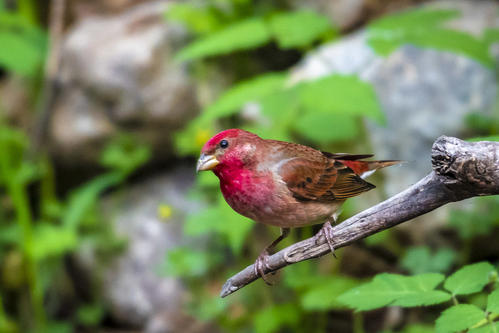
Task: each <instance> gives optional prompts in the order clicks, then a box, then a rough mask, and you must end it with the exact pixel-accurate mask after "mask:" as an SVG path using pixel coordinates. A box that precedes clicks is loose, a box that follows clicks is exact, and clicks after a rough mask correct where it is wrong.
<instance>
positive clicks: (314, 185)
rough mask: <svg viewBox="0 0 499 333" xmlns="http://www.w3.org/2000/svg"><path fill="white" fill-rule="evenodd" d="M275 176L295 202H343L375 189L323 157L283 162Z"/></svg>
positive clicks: (343, 166) (298, 158)
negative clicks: (286, 188)
mask: <svg viewBox="0 0 499 333" xmlns="http://www.w3.org/2000/svg"><path fill="white" fill-rule="evenodd" d="M278 173H279V175H280V176H281V177H282V179H283V181H284V182H285V183H286V185H287V187H288V189H289V190H290V191H291V192H292V193H293V195H294V197H295V198H297V199H299V200H315V201H324V202H328V201H334V200H345V199H347V198H350V197H353V196H356V195H358V194H360V193H362V192H365V191H369V190H370V189H372V188H374V187H375V186H374V185H372V184H370V183H368V182H366V181H365V180H363V179H362V178H360V177H359V176H358V175H356V174H355V173H354V172H353V171H352V169H350V168H348V167H347V166H346V165H344V164H343V163H341V162H339V161H335V160H332V159H328V158H326V157H325V158H324V159H314V160H310V159H305V158H302V157H297V158H293V159H291V160H289V161H287V162H285V163H284V164H283V165H282V166H281V167H280V168H279V170H278Z"/></svg>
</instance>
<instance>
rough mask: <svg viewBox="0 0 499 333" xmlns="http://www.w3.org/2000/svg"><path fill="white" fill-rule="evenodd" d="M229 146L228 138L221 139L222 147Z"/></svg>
mask: <svg viewBox="0 0 499 333" xmlns="http://www.w3.org/2000/svg"><path fill="white" fill-rule="evenodd" d="M228 146H229V142H228V141H227V140H222V141H220V148H223V149H225V148H227V147H228Z"/></svg>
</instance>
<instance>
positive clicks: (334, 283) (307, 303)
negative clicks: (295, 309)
mask: <svg viewBox="0 0 499 333" xmlns="http://www.w3.org/2000/svg"><path fill="white" fill-rule="evenodd" d="M358 284H359V283H358V282H357V281H356V280H354V279H351V278H347V277H342V276H333V277H325V278H322V281H317V282H316V283H315V284H314V285H312V286H310V289H308V290H307V291H306V292H304V293H303V295H302V296H301V300H300V301H301V304H302V307H303V309H305V310H308V311H324V310H329V309H344V308H345V305H344V304H342V303H340V302H339V301H338V300H337V299H336V298H337V296H338V295H340V294H342V293H344V292H346V291H347V290H349V289H351V288H353V287H355V286H357V285H358Z"/></svg>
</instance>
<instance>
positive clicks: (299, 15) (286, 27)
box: [269, 10, 333, 49]
mask: <svg viewBox="0 0 499 333" xmlns="http://www.w3.org/2000/svg"><path fill="white" fill-rule="evenodd" d="M269 27H270V30H271V31H272V34H273V35H274V37H275V38H276V39H277V43H278V44H279V47H280V48H282V49H288V48H292V47H301V46H308V45H310V44H311V43H312V42H313V41H314V40H317V39H318V38H320V37H321V36H323V35H324V34H325V33H326V32H328V31H333V30H332V26H331V23H330V22H329V19H328V18H327V17H326V16H323V15H320V14H317V13H315V12H312V11H308V10H301V11H296V12H290V13H281V14H276V15H274V16H272V18H271V19H270V21H269Z"/></svg>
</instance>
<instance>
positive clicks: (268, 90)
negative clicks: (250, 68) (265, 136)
mask: <svg viewBox="0 0 499 333" xmlns="http://www.w3.org/2000/svg"><path fill="white" fill-rule="evenodd" d="M286 79H287V74H286V73H269V74H264V75H259V76H257V77H255V78H252V79H249V80H246V81H243V82H239V83H238V84H236V85H234V86H233V87H232V88H230V89H229V90H227V91H226V92H224V93H223V94H222V96H220V97H219V98H218V99H217V100H216V101H215V102H214V103H213V104H211V105H210V106H208V107H207V108H206V109H205V110H204V111H203V113H202V115H201V117H202V119H204V120H213V119H217V118H220V117H227V116H230V115H232V114H235V113H237V112H239V109H240V108H241V107H242V106H243V105H244V104H246V103H248V102H254V101H259V100H260V99H261V98H263V97H265V96H268V95H271V94H273V93H275V92H277V91H279V90H281V89H282V88H283V86H284V82H285V80H286Z"/></svg>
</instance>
